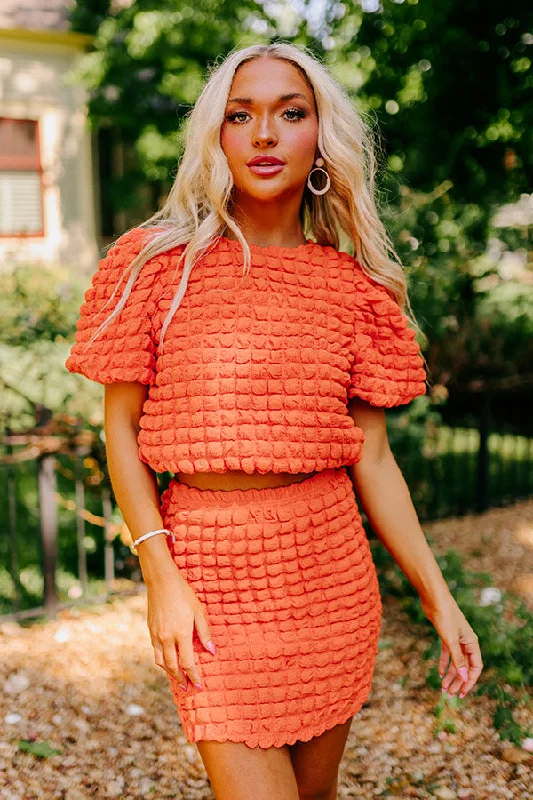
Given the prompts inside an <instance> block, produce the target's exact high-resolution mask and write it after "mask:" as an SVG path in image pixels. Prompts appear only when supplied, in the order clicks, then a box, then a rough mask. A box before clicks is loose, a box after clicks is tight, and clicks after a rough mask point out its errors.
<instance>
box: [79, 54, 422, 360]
mask: <svg viewBox="0 0 533 800" xmlns="http://www.w3.org/2000/svg"><path fill="white" fill-rule="evenodd" d="M265 57H266V58H277V59H283V60H286V61H288V62H290V63H291V64H293V65H294V66H295V67H296V68H297V69H298V70H299V72H300V74H301V75H302V77H303V78H304V80H305V81H306V82H307V84H308V86H309V87H310V88H311V90H312V92H313V94H314V97H315V102H316V107H317V111H318V143H317V144H318V150H319V151H320V155H321V156H322V158H323V159H324V161H325V165H324V167H325V169H327V171H328V172H329V175H330V178H331V187H330V189H329V191H328V192H326V193H325V194H323V195H315V194H313V193H312V192H311V191H310V189H309V188H308V187H307V186H306V187H305V190H304V193H303V197H302V203H301V207H300V221H301V224H302V228H303V231H304V235H305V236H306V238H310V236H311V235H312V236H313V237H314V239H315V240H316V242H317V243H318V244H321V245H330V246H332V247H334V248H335V249H337V250H338V249H339V242H340V238H341V236H343V235H344V237H347V238H348V240H349V242H351V243H352V245H353V256H354V258H355V259H356V260H357V261H358V262H359V264H360V265H361V267H362V269H363V271H364V272H365V273H366V275H368V276H369V277H370V278H371V279H373V280H374V281H376V282H377V283H380V284H382V285H383V286H384V287H385V288H386V290H387V291H388V292H389V294H390V295H391V296H392V297H393V298H394V299H395V300H396V302H397V303H398V305H399V306H400V308H401V309H402V311H403V312H404V313H406V316H407V317H408V319H409V321H410V322H411V323H412V324H413V325H414V327H415V328H416V329H417V330H420V329H419V327H418V324H417V322H416V319H415V317H414V314H413V312H412V308H411V305H410V302H409V298H408V293H407V281H406V277H405V274H404V270H403V267H402V265H401V263H400V259H399V257H398V255H397V253H396V251H395V249H394V246H393V244H392V241H391V240H390V237H389V236H388V233H387V231H386V229H385V226H384V225H383V223H382V222H381V220H380V218H379V214H378V209H377V206H376V199H375V194H376V189H375V173H376V167H377V158H376V153H375V140H374V134H373V131H372V129H371V127H370V125H369V124H368V123H367V121H366V120H365V118H364V114H363V112H361V111H360V110H357V109H356V108H355V106H354V104H353V102H352V100H351V99H350V97H349V96H348V94H347V93H346V92H345V90H344V89H343V87H341V86H340V85H339V83H338V82H337V81H336V80H335V79H334V78H333V76H332V75H331V74H330V72H329V71H328V69H327V68H326V67H325V66H324V65H323V64H322V63H321V62H320V61H319V60H317V58H316V57H315V56H314V55H313V54H312V53H311V52H310V51H309V50H308V48H307V47H305V46H303V45H299V46H297V45H294V44H291V43H287V42H283V41H278V42H275V43H273V44H256V45H250V46H249V47H245V48H242V49H239V50H234V51H232V52H231V53H230V54H229V55H228V56H226V58H225V59H224V60H223V61H222V62H221V63H220V64H219V65H217V64H216V63H215V64H213V65H212V66H210V67H209V68H208V79H207V81H206V83H205V85H204V88H203V90H202V92H201V94H200V95H199V97H198V99H197V100H196V103H195V104H194V107H193V108H192V109H191V111H190V112H189V114H188V115H187V119H186V120H185V149H184V153H183V157H182V159H181V162H180V164H179V168H178V170H177V174H176V179H175V181H174V184H173V186H172V189H171V190H170V192H169V194H168V197H167V198H166V200H165V202H164V204H163V205H162V207H161V209H160V210H159V211H157V212H156V213H155V214H153V215H152V216H151V217H150V218H149V219H147V220H146V221H145V222H142V223H141V224H139V225H138V226H137V227H138V228H148V229H152V228H154V229H159V230H155V231H154V233H153V235H151V236H149V237H147V241H146V242H145V243H144V244H143V246H142V248H141V250H140V252H139V253H138V255H136V256H135V258H134V259H133V260H132V261H131V263H130V264H129V265H128V267H127V270H129V273H130V274H129V277H128V280H127V283H126V286H125V287H124V292H123V294H122V297H121V299H120V301H119V302H118V304H117V305H116V307H115V308H114V310H113V312H112V313H111V314H110V315H109V317H108V318H107V319H105V320H104V321H103V322H102V323H101V325H100V327H99V328H98V330H97V331H96V333H95V335H94V337H93V339H94V338H95V337H96V336H98V334H99V333H100V332H101V331H102V330H103V329H104V328H105V327H106V326H107V325H108V324H109V323H110V322H111V320H112V319H114V317H115V316H117V315H118V314H119V313H120V311H121V310H122V308H123V307H124V305H125V303H126V301H127V298H128V296H129V294H130V293H131V288H132V286H133V283H134V281H135V280H136V278H137V276H138V275H139V272H140V271H141V269H142V267H143V265H144V264H145V263H146V262H147V261H148V260H149V259H151V258H154V257H155V256H157V255H159V254H161V253H164V252H165V251H168V250H170V249H172V248H175V247H178V246H180V245H185V248H184V249H183V251H182V253H181V254H180V257H179V261H178V266H179V264H181V263H183V274H182V278H181V281H180V284H179V286H178V289H177V291H176V293H175V295H174V297H173V299H172V301H171V305H170V309H169V312H168V314H167V316H166V318H165V320H164V322H163V326H162V329H161V339H160V348H161V350H162V347H163V339H164V334H165V331H166V329H167V328H168V325H169V323H170V321H171V319H172V317H173V315H174V314H175V312H176V310H177V309H178V308H179V305H180V303H181V301H182V299H183V296H184V294H185V291H186V289H187V283H188V279H189V275H190V273H191V270H192V268H193V267H194V264H195V263H196V262H197V260H198V259H199V258H201V257H202V255H204V254H205V253H206V252H207V251H209V250H210V249H211V248H212V247H213V246H214V245H215V244H216V241H217V239H218V237H220V236H224V234H225V233H226V231H227V230H230V231H233V233H234V234H235V237H236V238H237V240H238V241H239V242H240V243H241V245H242V250H243V257H244V264H243V277H244V276H245V274H246V273H247V271H248V270H249V267H250V260H251V252H250V248H249V246H248V244H247V242H246V239H245V238H244V235H243V233H242V231H241V229H240V228H239V226H238V225H237V223H236V222H235V220H234V219H233V217H232V216H231V207H232V188H233V177H232V174H231V171H230V169H229V166H228V162H227V159H226V156H225V154H224V151H223V150H222V147H221V145H220V129H221V125H222V123H223V120H224V115H225V110H226V104H227V98H228V95H229V91H230V88H231V84H232V82H233V78H234V75H235V73H236V71H237V69H238V68H239V67H240V66H241V65H242V64H245V63H246V62H248V61H252V60H254V59H258V58H265ZM352 245H350V244H349V247H350V249H351V246H352ZM122 277H124V276H122ZM122 277H121V279H120V281H121V280H122ZM120 281H119V283H118V284H117V287H115V291H116V289H117V288H118V285H119V284H120ZM115 291H114V292H113V295H112V296H114V294H115ZM110 299H111V298H110ZM108 302H109V301H108ZM406 308H407V309H408V311H406ZM91 341H92V340H91Z"/></svg>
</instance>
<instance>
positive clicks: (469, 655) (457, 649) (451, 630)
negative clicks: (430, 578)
mask: <svg viewBox="0 0 533 800" xmlns="http://www.w3.org/2000/svg"><path fill="white" fill-rule="evenodd" d="M421 603H422V608H423V609H424V613H425V614H426V616H427V618H428V619H429V621H430V622H431V624H432V625H433V626H434V628H435V630H436V631H437V633H438V634H439V636H440V639H441V655H440V658H439V665H438V669H439V675H440V677H441V678H443V681H442V690H443V691H448V694H449V695H454V694H455V693H456V692H457V690H458V689H459V688H460V689H461V692H460V694H459V697H461V698H462V697H464V696H465V694H467V693H468V692H469V691H470V689H472V687H473V686H474V684H475V683H476V681H477V679H478V678H479V676H480V674H481V670H482V669H483V661H482V659H481V651H480V649H479V644H478V637H477V635H476V634H475V633H474V631H473V629H472V627H471V626H470V624H469V622H468V620H467V619H466V617H465V615H464V614H463V612H462V611H461V609H460V608H459V606H458V605H457V603H456V601H455V599H454V598H453V596H452V595H451V594H450V595H449V596H448V597H446V598H445V599H443V600H441V601H439V602H438V603H436V604H435V603H433V602H431V603H430V602H425V601H424V600H423V598H421ZM450 657H451V661H450ZM448 662H449V663H448ZM446 669H447V670H448V671H447V672H446ZM445 673H446V674H445Z"/></svg>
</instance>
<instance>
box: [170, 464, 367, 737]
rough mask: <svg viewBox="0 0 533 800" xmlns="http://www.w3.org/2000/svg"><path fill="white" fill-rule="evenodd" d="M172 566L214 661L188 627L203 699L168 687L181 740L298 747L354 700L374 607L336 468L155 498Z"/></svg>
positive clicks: (348, 486)
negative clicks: (199, 607) (261, 484)
mask: <svg viewBox="0 0 533 800" xmlns="http://www.w3.org/2000/svg"><path fill="white" fill-rule="evenodd" d="M161 510H162V517H163V522H164V525H165V527H166V528H169V529H170V530H171V531H172V532H173V533H174V536H175V541H174V542H172V541H171V537H167V545H168V547H169V549H170V552H171V554H172V558H173V560H174V562H175V563H176V565H177V566H178V568H179V569H180V571H181V573H182V574H183V575H184V577H185V578H186V580H187V582H188V583H189V584H190V585H191V586H192V588H193V589H194V591H195V593H196V595H197V597H198V599H199V600H200V601H201V602H202V603H203V604H204V607H205V609H206V614H207V618H208V621H209V624H210V629H211V634H212V639H213V641H214V643H215V648H216V653H215V655H211V653H210V652H209V651H208V650H206V648H205V647H204V646H203V644H202V643H201V642H200V640H199V638H198V635H197V632H196V629H195V630H194V634H193V646H194V653H195V661H196V664H197V666H198V670H199V672H200V675H201V683H202V685H203V687H204V688H203V689H201V690H200V689H195V688H194V687H192V685H191V684H190V683H189V689H188V691H187V692H185V691H184V690H183V689H180V688H179V686H178V682H177V681H176V679H175V678H173V677H172V676H168V677H169V680H170V689H171V692H172V696H173V700H174V703H175V704H176V707H177V711H178V715H179V718H180V721H181V724H182V727H183V730H184V733H185V736H186V738H187V740H188V741H190V742H197V741H199V740H204V739H208V740H215V741H232V742H244V743H245V744H247V745H248V746H249V747H263V748H267V747H282V746H283V745H285V744H294V742H296V741H297V740H299V741H308V740H309V739H311V738H312V737H313V736H318V735H320V734H321V733H323V732H324V731H326V730H328V729H329V728H332V727H334V726H335V725H337V724H339V723H343V722H346V720H347V719H348V718H349V717H350V716H351V715H353V714H355V713H356V712H357V711H359V709H360V708H361V706H362V705H363V703H364V702H365V700H366V699H367V697H368V695H369V693H370V688H371V682H372V674H373V671H374V664H375V660H376V655H377V649H378V637H379V632H380V627H381V615H382V605H381V598H380V592H379V585H378V580H377V575H376V569H375V566H374V562H373V560H372V556H371V551H370V546H369V543H368V539H367V536H366V533H365V530H364V528H363V525H362V520H361V516H360V513H359V509H358V507H357V503H356V499H355V494H354V489H353V484H352V482H351V480H350V478H349V476H348V474H347V472H346V469H345V468H344V467H337V468H331V469H325V470H323V471H321V472H318V473H315V474H314V475H312V476H311V477H309V478H306V479H304V480H303V481H301V482H300V483H293V484H290V485H287V486H280V487H268V488H265V489H234V490H230V491H225V490H203V489H198V488H196V487H191V486H187V485H186V484H181V483H179V482H178V481H177V480H175V479H172V481H171V482H170V484H169V486H168V488H167V489H165V491H164V492H163V494H162V495H161Z"/></svg>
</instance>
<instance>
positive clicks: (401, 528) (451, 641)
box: [347, 397, 482, 694]
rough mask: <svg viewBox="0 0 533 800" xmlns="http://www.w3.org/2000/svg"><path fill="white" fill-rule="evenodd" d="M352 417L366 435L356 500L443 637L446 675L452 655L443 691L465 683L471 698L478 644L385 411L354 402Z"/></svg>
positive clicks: (354, 476) (353, 468)
mask: <svg viewBox="0 0 533 800" xmlns="http://www.w3.org/2000/svg"><path fill="white" fill-rule="evenodd" d="M348 413H349V414H350V416H351V417H352V418H353V420H354V422H355V424H356V425H357V427H359V428H361V429H362V431H363V433H364V436H365V440H364V443H363V452H362V458H361V460H360V461H359V462H358V463H357V464H351V465H349V466H348V467H347V472H348V474H349V476H350V478H351V480H352V482H353V485H354V488H355V491H356V495H357V497H358V499H359V500H360V502H361V505H362V506H363V508H364V511H365V514H366V516H367V517H368V519H369V521H370V524H371V525H372V529H373V530H374V531H375V533H376V535H377V536H378V538H379V539H380V541H381V542H382V543H383V544H384V545H385V547H386V548H387V550H388V551H389V553H390V554H391V555H392V557H393V558H394V560H395V561H396V563H397V564H398V565H399V567H400V569H401V570H402V572H403V573H404V574H405V575H406V577H407V578H408V579H409V581H410V582H411V583H412V584H413V586H414V587H415V589H416V590H417V592H418V594H419V596H420V600H421V603H422V607H423V609H424V612H425V614H426V616H427V617H428V619H429V620H430V622H431V623H432V624H433V625H434V626H435V628H436V629H437V632H438V633H439V635H440V636H441V639H442V652H441V657H440V660H439V672H440V673H441V676H442V675H443V674H444V671H445V669H446V666H447V664H448V658H449V656H450V655H451V658H452V662H453V663H452V664H450V669H449V672H448V674H447V676H446V678H445V679H444V681H443V686H444V687H445V688H449V689H450V693H451V694H453V693H454V691H457V689H458V688H459V687H460V686H461V684H462V683H464V685H463V686H462V692H463V693H465V694H466V692H467V691H469V690H470V689H471V688H472V686H473V685H474V683H475V682H476V681H477V679H478V677H479V675H480V673H481V669H482V661H481V654H480V651H479V646H478V639H477V636H476V634H475V633H474V631H473V630H472V628H471V627H470V625H469V623H468V621H467V620H466V618H465V617H464V615H463V614H462V612H461V610H460V609H459V607H458V606H457V604H456V602H455V599H454V597H453V595H452V594H451V592H450V590H449V587H448V585H447V584H446V581H445V580H444V577H443V575H442V572H441V571H440V568H439V565H438V563H437V560H436V558H435V556H434V555H433V552H432V550H431V548H430V546H429V544H428V542H427V539H426V536H425V534H424V531H423V530H422V527H421V526H420V522H419V520H418V516H417V514H416V510H415V508H414V506H413V502H412V500H411V495H410V493H409V488H408V486H407V484H406V482H405V479H404V477H403V474H402V472H401V470H400V468H399V466H398V464H397V463H396V460H395V458H394V456H393V454H392V451H391V449H390V445H389V440H388V436H387V426H386V417H385V411H384V409H381V408H376V407H374V406H372V405H371V404H370V403H367V402H365V401H364V400H361V399H360V398H358V397H355V398H353V399H352V400H351V401H350V402H349V404H348ZM463 649H464V651H465V652H463ZM459 670H461V672H460V671H459ZM461 673H462V674H461ZM456 675H457V676H460V677H456ZM452 681H453V686H452V685H451V684H452Z"/></svg>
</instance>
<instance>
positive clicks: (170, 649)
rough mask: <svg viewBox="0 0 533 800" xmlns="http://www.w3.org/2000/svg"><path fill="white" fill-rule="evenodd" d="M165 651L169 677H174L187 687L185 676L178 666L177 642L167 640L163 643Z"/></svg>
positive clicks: (164, 655) (164, 656)
mask: <svg viewBox="0 0 533 800" xmlns="http://www.w3.org/2000/svg"><path fill="white" fill-rule="evenodd" d="M161 646H162V649H163V658H164V660H165V669H166V671H167V672H168V674H169V675H172V677H173V678H175V679H176V680H177V681H178V683H182V684H184V685H186V682H185V676H184V675H183V672H182V670H181V668H180V665H179V664H178V651H177V649H176V641H175V640H174V639H165V640H163V641H162V642H161Z"/></svg>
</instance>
